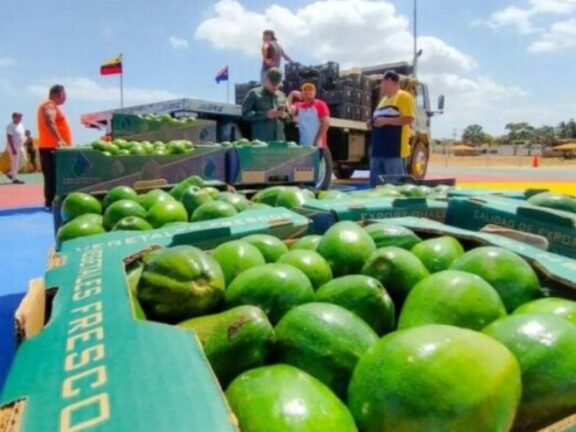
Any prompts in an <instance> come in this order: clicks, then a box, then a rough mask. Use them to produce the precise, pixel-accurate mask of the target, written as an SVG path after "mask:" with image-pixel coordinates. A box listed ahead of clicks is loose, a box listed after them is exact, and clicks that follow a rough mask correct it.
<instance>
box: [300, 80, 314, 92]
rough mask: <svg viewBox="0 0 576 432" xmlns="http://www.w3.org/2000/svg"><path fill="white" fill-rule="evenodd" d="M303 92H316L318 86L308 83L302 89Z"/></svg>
mask: <svg viewBox="0 0 576 432" xmlns="http://www.w3.org/2000/svg"><path fill="white" fill-rule="evenodd" d="M300 89H301V90H316V86H315V85H314V84H312V83H309V82H306V83H304V84H302V86H301V87H300Z"/></svg>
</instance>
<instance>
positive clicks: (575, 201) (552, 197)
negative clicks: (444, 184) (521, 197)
mask: <svg viewBox="0 0 576 432" xmlns="http://www.w3.org/2000/svg"><path fill="white" fill-rule="evenodd" d="M527 201H528V203H529V204H532V205H535V206H539V207H546V208H551V209H555V210H563V211H566V212H570V213H576V198H574V197H571V196H569V195H560V194H555V193H550V192H542V193H539V194H536V195H533V196H531V197H530V198H528V200H527Z"/></svg>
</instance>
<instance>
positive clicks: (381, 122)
mask: <svg viewBox="0 0 576 432" xmlns="http://www.w3.org/2000/svg"><path fill="white" fill-rule="evenodd" d="M372 125H373V126H375V127H382V126H389V125H390V119H388V118H386V117H378V118H375V119H374V120H373V121H372Z"/></svg>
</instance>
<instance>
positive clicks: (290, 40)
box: [195, 0, 527, 137]
mask: <svg viewBox="0 0 576 432" xmlns="http://www.w3.org/2000/svg"><path fill="white" fill-rule="evenodd" d="M266 28H272V29H274V30H275V31H276V34H277V36H278V39H279V41H280V43H281V44H282V45H283V46H284V47H285V48H286V50H287V51H288V52H289V53H290V54H291V56H292V57H296V59H298V49H303V50H305V52H306V54H307V55H308V56H311V57H313V58H314V59H316V61H318V62H323V61H326V60H334V61H337V62H339V63H340V64H341V67H342V68H347V67H350V66H366V65H375V64H379V63H387V62H395V61H411V60H412V55H413V52H412V43H413V39H412V32H411V28H410V23H409V20H408V19H407V18H406V17H404V16H401V15H399V14H398V11H397V10H396V8H395V7H394V6H393V5H392V4H391V3H389V2H386V1H379V2H374V1H369V0H318V1H316V2H315V3H311V4H309V5H307V6H304V7H302V8H299V9H295V10H293V11H291V10H289V9H287V8H285V7H281V6H278V5H271V6H269V7H268V8H266V9H264V10H262V11H261V12H258V11H254V10H249V9H247V8H246V7H244V6H243V5H242V4H240V3H239V2H238V1H235V0H221V1H219V2H218V3H216V4H215V6H214V9H213V16H212V17H210V18H208V19H206V20H205V21H204V22H202V23H201V24H200V26H199V27H198V28H197V30H196V35H195V36H196V38H197V39H201V40H205V41H208V42H210V43H211V44H212V45H213V46H214V47H215V48H217V49H227V50H237V51H241V52H243V53H244V54H246V55H248V56H253V57H254V56H257V55H258V54H259V50H258V47H259V44H260V38H261V32H262V30H264V29H266ZM375 35H377V37H375ZM418 46H419V48H422V50H423V54H422V57H421V58H420V60H419V77H420V78H421V79H422V80H423V81H424V82H426V83H427V84H428V86H429V89H430V91H431V94H432V97H433V98H434V101H433V106H434V105H435V99H436V97H437V96H438V95H439V94H444V95H445V96H446V101H447V108H446V112H445V114H444V115H442V116H438V117H436V118H434V119H433V134H434V136H437V137H442V136H451V134H452V130H453V128H454V127H455V126H456V127H458V128H462V129H463V128H464V127H466V126H467V125H469V124H473V123H480V124H482V125H484V127H485V129H486V130H487V131H488V132H491V133H500V132H501V130H502V129H503V127H504V124H505V122H506V120H505V117H504V116H503V108H502V107H503V106H507V105H508V104H515V105H519V106H525V105H526V103H525V98H526V96H527V95H526V93H525V92H524V91H523V90H522V89H520V88H518V87H514V86H506V85H503V84H500V83H498V82H496V81H494V80H492V79H490V78H488V77H485V76H482V75H479V74H477V73H474V71H475V68H476V66H477V65H476V62H475V60H474V59H473V58H472V57H470V56H469V55H468V54H466V53H464V52H462V51H460V50H459V49H458V48H456V47H454V46H452V45H449V44H447V43H446V42H444V41H443V40H441V39H439V38H437V37H433V36H430V35H423V36H420V37H419V38H418Z"/></svg>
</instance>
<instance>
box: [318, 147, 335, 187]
mask: <svg viewBox="0 0 576 432" xmlns="http://www.w3.org/2000/svg"><path fill="white" fill-rule="evenodd" d="M318 165H319V166H318V180H317V181H316V190H326V189H328V188H329V187H330V182H331V181H332V171H333V169H334V166H333V163H332V154H331V153H330V149H320V161H319V164H318Z"/></svg>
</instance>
